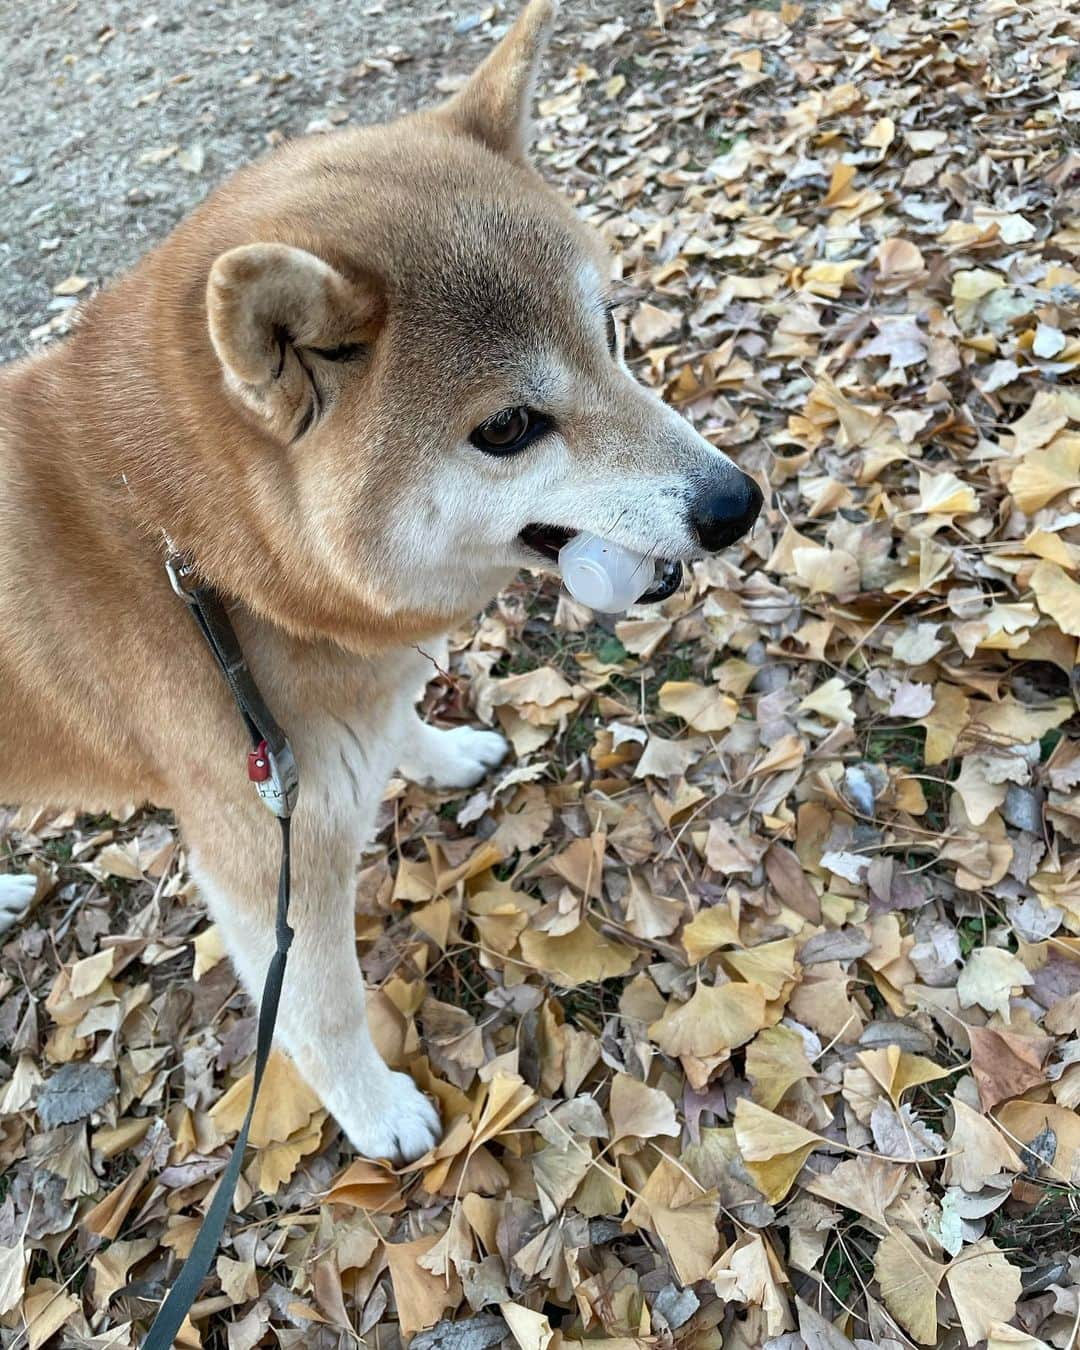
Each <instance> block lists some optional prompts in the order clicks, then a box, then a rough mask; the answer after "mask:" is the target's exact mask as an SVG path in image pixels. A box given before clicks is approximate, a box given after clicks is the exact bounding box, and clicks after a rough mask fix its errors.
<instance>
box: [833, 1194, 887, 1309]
mask: <svg viewBox="0 0 1080 1350" xmlns="http://www.w3.org/2000/svg"><path fill="white" fill-rule="evenodd" d="M843 1212H844V1214H845V1215H846V1216H847V1217H846V1218H845V1220H844V1221H843V1222H842V1223H839V1224H837V1226H836V1236H835V1237H834V1238H833V1239H832V1245H831V1246H830V1247H829V1249H828V1251H827V1252H826V1255H825V1263H824V1265H823V1267H822V1271H821V1273H822V1278H823V1283H824V1285H825V1288H826V1289H827V1290H828V1291H829V1292H830V1293H831V1294H832V1295H833V1297H834V1298H835V1299H836V1300H837V1301H838V1302H839V1303H843V1304H847V1305H850V1304H851V1302H852V1301H853V1300H854V1299H857V1298H858V1297H859V1296H860V1295H861V1294H862V1291H863V1289H864V1287H865V1286H866V1285H867V1284H868V1283H869V1281H870V1280H872V1279H873V1278H874V1262H873V1258H872V1257H871V1256H870V1254H869V1253H870V1251H872V1250H873V1249H874V1248H875V1247H876V1246H877V1241H876V1239H874V1238H873V1237H871V1235H870V1234H869V1233H868V1232H867V1231H866V1230H865V1229H864V1228H862V1227H861V1224H860V1219H859V1216H858V1215H857V1214H855V1213H854V1212H853V1211H851V1210H844V1211H843Z"/></svg>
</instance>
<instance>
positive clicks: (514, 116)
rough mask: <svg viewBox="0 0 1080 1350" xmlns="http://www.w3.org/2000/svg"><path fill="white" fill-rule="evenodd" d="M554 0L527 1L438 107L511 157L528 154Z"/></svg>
mask: <svg viewBox="0 0 1080 1350" xmlns="http://www.w3.org/2000/svg"><path fill="white" fill-rule="evenodd" d="M557 8H558V6H557V2H556V0H529V3H528V4H527V5H526V6H525V8H524V9H523V10H522V11H521V13H520V14H519V15H518V17H517V21H516V23H515V24H514V26H513V27H512V28H511V29H510V31H509V32H508V33H507V35H506V36H505V37H504V38H503V40H502V41H501V42H500V43H499V45H498V46H497V47H496V48H495V50H494V51H493V52H492V53H491V54H490V56H488V58H487V60H486V61H484V63H483V65H481V66H480V67H479V68H478V69H477V70H476V72H475V73H474V74H473V75H472V77H471V78H470V80H469V82H468V84H466V85H465V86H464V88H462V89H460V90H459V91H458V92H457V93H456V94H455V95H454V97H453V98H452V99H450V100H449V102H447V103H445V104H444V105H443V107H442V108H441V109H440V110H439V112H440V114H441V116H443V117H445V118H446V119H447V120H448V121H449V122H450V123H451V124H452V126H453V127H454V128H455V130H457V131H460V132H463V133H464V134H465V135H466V136H471V137H472V138H473V139H474V140H477V141H481V142H482V143H483V144H484V145H486V146H487V147H488V148H489V149H491V150H494V151H496V153H497V154H500V155H507V156H509V157H510V158H511V159H517V160H524V159H526V158H527V157H528V139H529V112H530V107H531V104H532V97H533V87H534V85H535V83H536V70H537V66H538V65H539V64H540V57H541V56H542V55H543V52H544V48H545V46H546V45H547V39H548V35H549V33H550V31H551V25H552V23H553V22H554V19H555V14H556V11H557Z"/></svg>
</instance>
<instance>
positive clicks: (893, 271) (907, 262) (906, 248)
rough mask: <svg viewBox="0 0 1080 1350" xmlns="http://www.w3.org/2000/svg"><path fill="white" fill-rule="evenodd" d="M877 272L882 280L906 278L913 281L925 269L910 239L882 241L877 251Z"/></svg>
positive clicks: (894, 238) (923, 261)
mask: <svg viewBox="0 0 1080 1350" xmlns="http://www.w3.org/2000/svg"><path fill="white" fill-rule="evenodd" d="M877 265H878V271H879V273H880V274H881V276H882V278H883V279H891V278H893V277H907V278H909V279H911V280H915V279H916V278H917V277H918V276H919V274H920V273H921V272H922V271H923V270H924V269H925V267H926V260H925V259H924V258H923V255H922V253H921V252H920V251H919V249H918V247H917V246H916V245H915V244H913V243H912V242H911V240H910V239H899V238H897V237H896V236H895V235H894V236H893V237H892V238H891V239H883V240H882V241H881V243H880V244H879V245H878V251H877Z"/></svg>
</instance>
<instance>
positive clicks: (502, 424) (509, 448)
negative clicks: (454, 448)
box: [469, 408, 551, 455]
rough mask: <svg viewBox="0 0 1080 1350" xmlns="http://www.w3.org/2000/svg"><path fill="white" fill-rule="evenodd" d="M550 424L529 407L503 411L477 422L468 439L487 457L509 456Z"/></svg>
mask: <svg viewBox="0 0 1080 1350" xmlns="http://www.w3.org/2000/svg"><path fill="white" fill-rule="evenodd" d="M550 426H551V423H550V422H549V421H548V419H547V418H546V417H545V416H544V415H543V413H538V412H534V411H533V409H532V408H504V409H503V410H502V412H498V413H496V414H495V416H494V417H489V418H488V420H487V421H486V422H481V423H480V425H479V426H478V427H477V428H476V430H475V431H474V432H473V434H472V435H471V436H470V437H469V440H471V441H472V443H473V445H475V446H476V448H477V449H478V450H484V451H486V452H487V454H489V455H513V454H516V453H517V451H518V450H524V448H525V447H526V446H527V445H528V444H529V443H530V441H534V440H535V439H536V437H537V436H539V435H541V434H542V433H543V432H545V431H547V430H548V428H549V427H550Z"/></svg>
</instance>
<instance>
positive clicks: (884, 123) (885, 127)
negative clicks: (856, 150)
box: [861, 117, 896, 150]
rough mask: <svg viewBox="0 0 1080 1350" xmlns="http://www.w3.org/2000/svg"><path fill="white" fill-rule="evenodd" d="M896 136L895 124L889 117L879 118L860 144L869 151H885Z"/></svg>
mask: <svg viewBox="0 0 1080 1350" xmlns="http://www.w3.org/2000/svg"><path fill="white" fill-rule="evenodd" d="M895 136H896V123H895V122H894V121H893V120H892V118H891V117H880V118H878V120H877V121H876V122H875V123H874V125H873V126H872V127H871V128H870V130H869V131H868V132H867V133H866V135H865V136H864V137H863V139H862V141H861V144H862V145H865V146H868V147H869V148H870V149H871V150H887V149H888V148H889V146H890V145H892V143H893V139H894V138H895Z"/></svg>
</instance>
